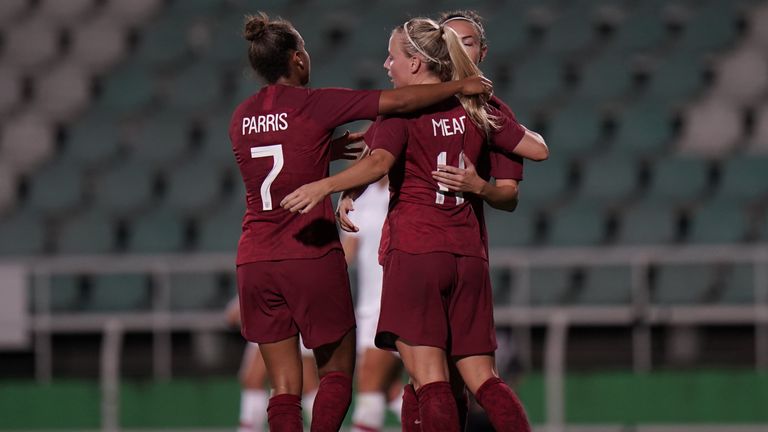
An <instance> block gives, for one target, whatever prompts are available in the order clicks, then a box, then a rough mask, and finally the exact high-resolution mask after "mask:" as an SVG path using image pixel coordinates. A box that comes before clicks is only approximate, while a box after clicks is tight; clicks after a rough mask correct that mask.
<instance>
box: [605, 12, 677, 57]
mask: <svg viewBox="0 0 768 432" xmlns="http://www.w3.org/2000/svg"><path fill="white" fill-rule="evenodd" d="M646 5H647V3H646V2H642V3H641V4H640V6H641V8H640V10H630V11H629V13H628V14H627V17H628V18H626V19H624V20H623V22H621V23H620V25H619V26H618V28H617V29H616V33H615V35H614V36H613V38H612V39H611V41H610V42H609V44H608V46H607V47H606V48H607V49H609V50H611V51H615V52H624V53H636V52H641V51H647V50H650V49H652V48H655V47H657V46H659V45H660V44H662V42H663V41H664V40H665V39H666V36H667V32H666V27H665V24H664V21H663V20H662V19H661V16H660V15H659V12H658V10H655V9H653V6H652V5H651V6H650V7H649V6H646Z"/></svg>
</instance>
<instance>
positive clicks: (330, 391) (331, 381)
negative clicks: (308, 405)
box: [310, 372, 352, 432]
mask: <svg viewBox="0 0 768 432" xmlns="http://www.w3.org/2000/svg"><path fill="white" fill-rule="evenodd" d="M351 402H352V378H350V377H349V375H347V374H345V373H344V372H329V373H327V374H326V375H325V376H323V377H322V378H321V379H320V386H319V387H318V388H317V396H316V397H315V405H314V406H313V407H312V426H311V427H310V430H311V431H312V432H338V431H339V429H341V422H343V421H344V416H346V415H347V410H348V409H349V404H350V403H351Z"/></svg>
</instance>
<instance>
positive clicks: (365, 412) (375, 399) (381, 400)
mask: <svg viewBox="0 0 768 432" xmlns="http://www.w3.org/2000/svg"><path fill="white" fill-rule="evenodd" d="M386 406H387V399H386V398H385V397H384V395H383V394H382V393H379V392H365V393H358V394H357V397H356V398H355V412H354V413H353V414H352V432H370V430H371V429H374V430H380V429H381V428H382V426H384V413H385V409H386Z"/></svg>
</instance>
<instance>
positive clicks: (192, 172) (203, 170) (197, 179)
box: [165, 158, 222, 214]
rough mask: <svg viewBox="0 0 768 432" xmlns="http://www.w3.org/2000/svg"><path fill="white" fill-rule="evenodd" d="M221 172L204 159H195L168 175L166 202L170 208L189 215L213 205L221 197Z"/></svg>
mask: <svg viewBox="0 0 768 432" xmlns="http://www.w3.org/2000/svg"><path fill="white" fill-rule="evenodd" d="M221 177H222V176H221V171H220V170H219V169H216V167H215V166H211V163H210V162H208V161H207V160H205V159H202V158H195V159H192V160H189V161H187V162H185V163H184V164H183V165H181V166H178V167H176V168H175V169H174V170H173V171H171V172H170V173H169V174H168V189H167V194H166V197H165V202H166V203H167V204H168V206H169V207H171V208H173V209H176V210H179V211H180V212H181V213H185V214H189V213H195V212H197V211H200V210H202V209H204V208H206V207H208V206H210V205H211V204H213V203H214V202H215V201H216V199H217V198H218V196H219V192H220V190H221V185H222V178H221Z"/></svg>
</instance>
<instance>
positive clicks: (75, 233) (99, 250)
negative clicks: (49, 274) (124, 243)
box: [55, 209, 115, 254]
mask: <svg viewBox="0 0 768 432" xmlns="http://www.w3.org/2000/svg"><path fill="white" fill-rule="evenodd" d="M114 245H115V227H114V224H113V222H112V220H110V218H109V217H108V216H107V215H106V214H105V213H104V212H103V211H101V210H98V209H91V210H86V211H85V212H84V213H79V214H77V215H75V216H73V217H71V218H69V220H68V221H67V222H66V223H65V224H63V225H62V226H61V227H60V229H59V230H58V234H57V237H56V246H55V249H56V252H57V253H65V254H104V253H108V252H112V250H113V249H114Z"/></svg>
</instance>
